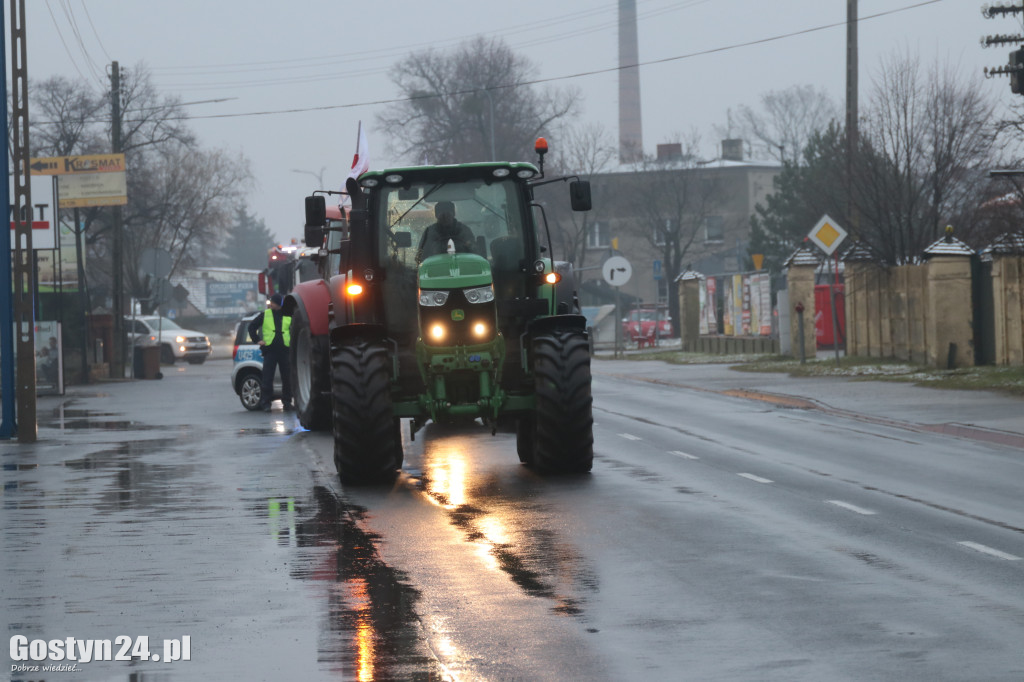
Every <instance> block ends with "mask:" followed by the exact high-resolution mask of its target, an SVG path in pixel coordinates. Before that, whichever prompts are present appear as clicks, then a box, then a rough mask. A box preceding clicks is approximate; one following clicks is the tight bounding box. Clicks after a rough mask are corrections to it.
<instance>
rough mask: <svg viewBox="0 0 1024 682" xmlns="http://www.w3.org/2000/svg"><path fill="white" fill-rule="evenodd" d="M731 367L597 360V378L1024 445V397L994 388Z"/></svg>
mask: <svg viewBox="0 0 1024 682" xmlns="http://www.w3.org/2000/svg"><path fill="white" fill-rule="evenodd" d="M729 367H730V365H725V364H707V365H673V364H669V363H665V362H660V361H656V360H651V361H630V360H612V359H604V358H603V357H598V358H595V359H594V360H593V362H592V363H591V368H592V371H593V373H594V375H595V376H602V375H604V376H614V377H617V378H621V379H628V380H632V381H645V382H650V383H654V384H663V385H671V386H678V387H682V388H687V389H691V390H698V391H710V392H714V393H719V394H723V395H731V396H734V397H737V398H744V399H749V400H763V401H766V402H770V403H773V404H776V405H780V406H785V407H792V408H796V409H813V410H819V411H822V412H825V413H828V414H835V415H837V416H843V417H848V418H853V419H861V420H865V421H871V422H875V423H884V424H889V425H891V426H895V427H899V428H905V429H909V430H914V431H932V432H940V433H946V434H949V435H953V436H958V437H961V438H971V439H974V440H982V441H987V442H992V443H999V444H1002V445H1009V446H1011V447H1016V448H1020V449H1024V399H1021V398H1015V397H1012V396H1006V395H1003V394H1000V393H995V392H991V391H958V390H946V389H935V388H928V387H923V386H914V385H912V384H906V383H898V382H888V381H870V380H863V379H861V380H858V379H848V378H843V377H791V376H789V375H787V374H783V373H763V372H741V371H737V370H732V369H730V368H729Z"/></svg>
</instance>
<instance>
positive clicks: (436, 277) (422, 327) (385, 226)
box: [284, 146, 593, 482]
mask: <svg viewBox="0 0 1024 682" xmlns="http://www.w3.org/2000/svg"><path fill="white" fill-rule="evenodd" d="M544 151H546V146H545V148H544ZM538 152H540V153H541V154H543V151H541V149H540V147H538ZM538 165H539V166H540V169H538V167H537V166H534V165H532V164H529V163H510V162H494V163H470V164H461V165H451V166H418V167H409V168H396V169H389V170H383V171H370V172H367V173H364V174H363V175H361V176H360V177H359V179H358V181H357V180H355V179H352V178H350V179H349V180H348V181H347V184H346V193H347V194H348V196H349V197H350V201H351V207H350V208H349V209H348V211H347V213H346V212H343V211H339V210H338V209H336V208H335V207H330V208H327V207H326V206H325V204H326V202H325V199H324V196H323V195H322V194H317V195H314V196H312V197H307V199H306V230H305V233H306V238H307V244H308V245H310V246H318V247H320V256H319V259H318V263H319V266H320V268H321V274H322V280H321V281H318V282H308V283H303V284H302V285H300V286H298V287H296V288H295V290H294V291H293V292H292V294H291V296H290V297H289V298H288V300H286V302H285V306H284V307H285V310H286V312H291V313H292V315H293V321H292V330H293V331H292V336H293V338H295V339H296V341H297V342H296V343H293V346H292V357H293V367H294V368H295V371H293V372H292V375H293V383H294V388H295V389H296V390H294V391H293V394H294V396H295V401H296V409H297V412H298V414H299V419H300V421H301V422H302V424H303V426H306V427H307V428H310V429H316V428H327V427H330V428H331V429H332V430H333V434H334V446H335V447H334V459H335V464H336V466H337V468H338V473H339V475H340V476H341V478H342V480H343V481H351V482H368V481H376V480H386V479H390V478H392V477H393V476H394V475H395V473H396V471H397V470H398V469H399V468H400V467H401V465H402V460H403V453H402V438H401V431H400V424H401V420H402V419H408V420H409V424H410V433H411V436H412V437H413V438H415V434H416V432H417V431H418V430H419V429H420V428H422V427H423V426H424V425H425V424H426V423H427V422H428V421H433V422H437V423H450V422H461V421H470V420H474V419H479V420H480V421H482V422H483V423H484V424H486V425H489V426H491V429H492V433H494V432H495V431H496V427H497V424H498V423H499V421H503V422H508V421H515V422H516V423H517V450H518V453H519V458H520V460H521V461H522V462H524V463H526V464H528V465H531V466H534V467H536V468H538V469H541V470H550V471H571V472H584V471H589V470H590V468H591V466H592V463H593V417H592V409H591V404H592V399H591V390H590V382H591V375H590V351H589V348H590V345H589V341H588V338H587V331H586V323H585V320H584V318H583V317H582V315H580V310H579V303H578V300H577V297H576V290H575V280H574V277H573V272H572V266H571V265H570V264H569V263H564V262H559V261H554V260H552V258H551V257H550V255H549V254H550V248H551V244H550V237H548V239H547V240H546V241H547V244H546V248H545V246H543V245H542V243H541V242H542V240H541V238H540V237H541V234H542V233H543V234H544V235H547V225H546V223H542V224H541V227H542V228H543V229H538V222H537V221H538V218H537V216H539V219H540V220H541V221H546V217H544V213H543V211H542V210H539V209H538V208H537V206H536V204H535V203H534V199H533V190H534V188H535V187H536V186H538V185H540V184H547V183H550V182H557V181H568V180H570V178H555V179H543V156H541V157H540V163H539V164H538ZM569 195H570V200H571V204H572V207H573V209H574V210H589V209H590V186H589V183H587V182H585V181H580V180H578V179H573V182H571V183H570V191H569Z"/></svg>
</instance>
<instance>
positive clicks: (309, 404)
mask: <svg viewBox="0 0 1024 682" xmlns="http://www.w3.org/2000/svg"><path fill="white" fill-rule="evenodd" d="M327 343H328V341H327V337H326V336H313V334H312V333H311V332H310V329H309V319H308V318H307V317H306V312H305V311H304V310H302V309H301V308H299V307H297V308H296V309H295V312H294V313H293V314H292V326H291V351H290V352H291V365H292V367H291V370H292V371H291V382H292V399H293V400H294V401H295V414H296V415H297V416H298V417H299V423H300V424H302V426H303V428H306V429H309V430H310V431H322V430H324V429H326V428H327V427H328V426H329V425H330V423H331V395H330V391H329V389H330V373H329V372H328V369H327V363H328V359H327Z"/></svg>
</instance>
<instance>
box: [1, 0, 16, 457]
mask: <svg viewBox="0 0 1024 682" xmlns="http://www.w3.org/2000/svg"><path fill="white" fill-rule="evenodd" d="M0 71H2V72H3V74H4V77H3V78H0V89H2V90H3V94H4V102H6V101H7V25H6V21H5V20H4V17H3V15H0ZM0 121H2V122H3V129H4V130H7V107H6V106H4V107H3V113H0ZM0 137H2V138H3V140H0V152H2V155H3V158H4V159H7V158H8V153H9V152H8V148H7V135H0ZM7 168H8V166H7V164H6V163H4V175H5V176H6V177H5V179H4V182H3V186H2V187H0V206H10V205H11V192H10V189H9V188H8V186H7V185H8V183H9V182H10V174H9V172H8V170H7ZM4 222H7V221H4ZM12 300H13V295H12V292H11V230H10V229H9V228H8V226H7V225H4V226H3V229H0V396H2V398H0V410H2V412H3V420H2V421H0V438H3V439H4V440H9V439H10V438H11V437H12V436H13V435H14V431H15V427H16V424H15V410H14V405H15V396H14V393H15V391H14V319H13V315H12V314H11V302H12Z"/></svg>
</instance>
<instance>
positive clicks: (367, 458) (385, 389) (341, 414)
mask: <svg viewBox="0 0 1024 682" xmlns="http://www.w3.org/2000/svg"><path fill="white" fill-rule="evenodd" d="M331 393H332V396H333V401H332V402H333V405H334V414H333V417H334V419H333V423H334V464H335V466H336V467H337V468H338V476H339V477H340V478H341V480H342V482H343V483H374V482H384V481H390V480H393V479H394V477H395V475H396V472H397V470H398V469H400V468H401V466H402V439H401V430H400V429H399V428H397V421H398V420H397V419H396V418H395V416H394V409H393V407H392V404H391V358H390V356H389V355H388V350H387V348H385V347H384V346H383V345H381V344H379V343H366V342H358V343H355V344H351V345H343V346H339V347H337V348H335V349H334V351H333V352H332V354H331Z"/></svg>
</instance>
